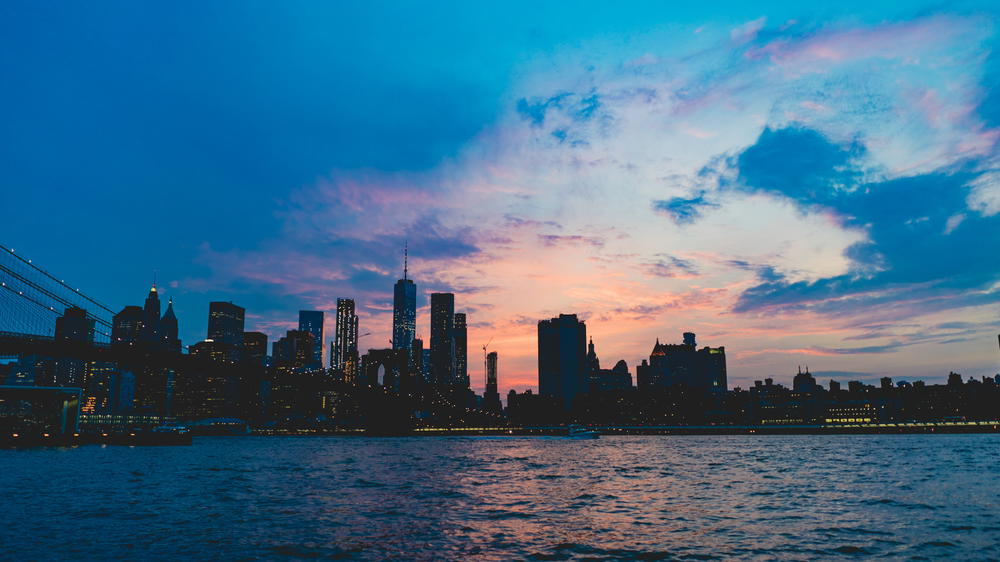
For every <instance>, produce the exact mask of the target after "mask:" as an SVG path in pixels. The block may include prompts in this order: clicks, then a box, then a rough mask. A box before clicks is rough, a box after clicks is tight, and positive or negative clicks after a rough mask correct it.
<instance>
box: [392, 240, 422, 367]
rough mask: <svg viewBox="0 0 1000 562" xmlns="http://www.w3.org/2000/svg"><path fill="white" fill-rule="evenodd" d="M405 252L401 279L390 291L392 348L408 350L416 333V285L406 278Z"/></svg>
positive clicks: (405, 252)
mask: <svg viewBox="0 0 1000 562" xmlns="http://www.w3.org/2000/svg"><path fill="white" fill-rule="evenodd" d="M407 258H408V256H407V251H406V249H404V250H403V278H402V279H400V280H398V281H396V285H395V287H393V291H392V348H393V349H403V350H406V351H409V350H410V347H411V346H412V345H413V338H414V337H415V336H416V332H417V285H416V284H415V283H414V282H413V281H412V280H410V279H409V278H408V270H407V268H408V263H407Z"/></svg>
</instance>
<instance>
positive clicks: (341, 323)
mask: <svg viewBox="0 0 1000 562" xmlns="http://www.w3.org/2000/svg"><path fill="white" fill-rule="evenodd" d="M332 351H333V353H331V357H330V367H331V368H333V369H334V370H337V371H340V372H341V373H343V374H344V377H345V380H347V381H351V382H353V381H355V380H357V376H358V362H359V354H358V315H357V314H355V313H354V299H337V326H336V333H335V334H334V340H333V346H332Z"/></svg>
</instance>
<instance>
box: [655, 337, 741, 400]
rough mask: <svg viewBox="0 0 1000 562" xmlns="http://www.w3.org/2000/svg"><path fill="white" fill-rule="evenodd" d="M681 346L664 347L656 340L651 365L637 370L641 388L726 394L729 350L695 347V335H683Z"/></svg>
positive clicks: (665, 345)
mask: <svg viewBox="0 0 1000 562" xmlns="http://www.w3.org/2000/svg"><path fill="white" fill-rule="evenodd" d="M684 341H686V342H689V343H682V344H662V343H660V340H659V339H657V340H656V344H655V345H654V346H653V351H652V352H651V353H650V355H649V361H648V362H647V361H646V360H643V362H642V364H641V365H639V366H638V367H637V368H636V383H637V385H638V386H639V387H640V388H652V387H660V388H669V387H672V386H685V387H687V388H694V389H707V390H711V391H712V392H713V393H722V392H725V391H726V386H727V375H726V348H725V347H703V348H702V349H698V348H697V347H696V346H695V345H694V342H695V335H694V334H692V333H690V332H687V333H685V334H684Z"/></svg>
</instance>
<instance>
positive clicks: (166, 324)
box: [159, 299, 181, 353]
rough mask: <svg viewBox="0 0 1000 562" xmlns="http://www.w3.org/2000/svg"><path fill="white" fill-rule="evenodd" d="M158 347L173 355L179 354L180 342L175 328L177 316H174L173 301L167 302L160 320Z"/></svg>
mask: <svg viewBox="0 0 1000 562" xmlns="http://www.w3.org/2000/svg"><path fill="white" fill-rule="evenodd" d="M159 335H160V346H161V347H162V348H163V349H166V350H167V351H172V352H174V353H180V352H181V340H180V336H179V330H178V327H177V315H176V314H174V300H173V299H170V300H168V301H167V310H166V312H164V313H163V317H162V318H160V329H159Z"/></svg>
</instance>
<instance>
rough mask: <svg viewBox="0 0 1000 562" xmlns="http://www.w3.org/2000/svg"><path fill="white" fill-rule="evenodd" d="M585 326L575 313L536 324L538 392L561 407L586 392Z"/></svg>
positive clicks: (571, 402)
mask: <svg viewBox="0 0 1000 562" xmlns="http://www.w3.org/2000/svg"><path fill="white" fill-rule="evenodd" d="M586 346H587V325H586V324H584V323H583V322H581V321H579V320H577V317H576V315H575V314H560V315H559V316H558V317H556V318H552V319H551V320H542V321H540V322H539V323H538V393H539V394H540V395H542V396H550V397H556V398H558V399H559V400H560V402H561V404H562V406H563V408H564V409H566V410H568V409H570V408H571V407H572V405H573V400H574V399H575V398H576V397H577V396H579V395H581V394H586V393H587V390H588V389H587V382H588V381H587V375H588V373H587V364H586V359H587V351H586Z"/></svg>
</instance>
